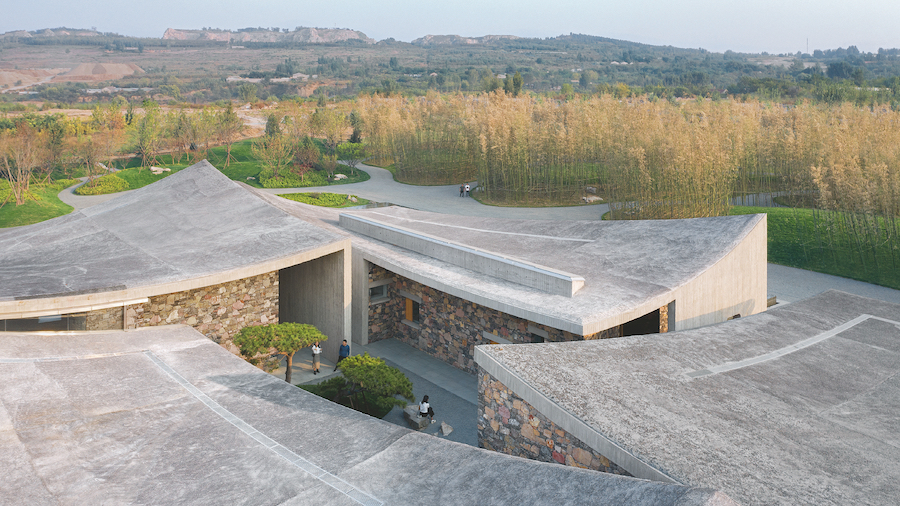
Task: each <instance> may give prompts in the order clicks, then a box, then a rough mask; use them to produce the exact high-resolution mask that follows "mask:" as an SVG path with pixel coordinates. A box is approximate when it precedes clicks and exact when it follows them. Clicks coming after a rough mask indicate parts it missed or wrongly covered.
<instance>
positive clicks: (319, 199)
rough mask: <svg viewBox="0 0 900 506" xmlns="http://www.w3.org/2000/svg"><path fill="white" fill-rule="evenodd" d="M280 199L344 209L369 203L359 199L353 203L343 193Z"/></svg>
mask: <svg viewBox="0 0 900 506" xmlns="http://www.w3.org/2000/svg"><path fill="white" fill-rule="evenodd" d="M279 197H282V198H286V199H288V200H293V201H296V202H302V203H304V204H310V205H313V206H321V207H336V208H343V207H355V206H364V205H366V204H368V203H369V201H368V200H367V199H363V198H359V197H356V202H353V201H351V200H350V199H348V198H347V195H346V194H343V193H285V194H281V195H279Z"/></svg>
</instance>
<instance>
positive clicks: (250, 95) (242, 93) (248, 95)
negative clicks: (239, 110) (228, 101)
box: [238, 83, 256, 103]
mask: <svg viewBox="0 0 900 506" xmlns="http://www.w3.org/2000/svg"><path fill="white" fill-rule="evenodd" d="M238 96H239V97H241V102H244V103H246V102H256V85H255V84H253V83H244V84H242V85H240V86H238Z"/></svg>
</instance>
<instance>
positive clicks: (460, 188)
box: [459, 185, 463, 197]
mask: <svg viewBox="0 0 900 506" xmlns="http://www.w3.org/2000/svg"><path fill="white" fill-rule="evenodd" d="M459 196H460V197H462V196H463V185H459Z"/></svg>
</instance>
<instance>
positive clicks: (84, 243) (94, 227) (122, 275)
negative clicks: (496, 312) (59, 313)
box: [0, 161, 345, 313]
mask: <svg viewBox="0 0 900 506" xmlns="http://www.w3.org/2000/svg"><path fill="white" fill-rule="evenodd" d="M344 240H345V237H343V236H341V235H339V234H335V233H333V232H330V231H327V230H325V229H323V228H321V227H317V226H313V225H311V224H309V223H307V222H305V221H303V220H298V219H296V218H295V217H293V216H291V215H289V214H287V213H285V212H284V211H282V210H280V209H278V208H276V207H275V206H272V205H270V204H268V203H267V202H266V201H265V200H263V199H261V198H259V197H258V196H257V195H256V194H254V193H253V192H250V191H247V189H246V187H244V186H241V185H239V184H238V183H235V182H234V181H231V180H230V179H228V178H227V177H226V176H225V175H223V174H222V173H221V172H219V171H218V170H216V169H215V168H214V167H213V166H212V165H210V164H209V163H208V162H206V161H202V162H200V163H198V164H195V165H193V166H191V167H188V168H187V169H184V170H182V171H180V172H178V173H176V174H173V175H171V176H169V177H167V178H165V179H163V180H161V181H159V182H157V183H154V184H152V185H149V186H146V187H144V188H141V189H139V190H136V191H133V192H129V193H127V194H124V195H122V196H119V197H117V198H115V199H113V200H110V201H108V202H104V203H102V204H98V205H96V206H94V207H90V208H87V209H83V210H81V211H77V212H74V213H72V214H70V215H67V216H62V217H59V218H56V219H53V220H49V221H46V222H43V223H38V224H35V225H30V226H25V227H16V228H9V229H3V230H0V279H3V280H4V282H3V283H0V304H2V303H3V301H11V300H22V299H28V298H46V297H58V296H71V295H77V294H86V293H95V292H108V291H123V290H125V291H127V290H128V289H133V288H135V287H145V288H146V287H152V286H158V285H165V284H169V286H166V287H165V289H166V290H168V292H169V293H170V292H173V291H178V290H179V286H172V285H171V284H173V283H174V284H175V285H179V284H184V282H185V281H189V280H195V279H200V278H204V277H206V278H209V277H216V276H218V277H219V278H222V277H223V276H224V277H225V278H228V277H231V278H232V279H239V278H241V277H246V276H248V275H254V274H260V273H262V272H268V271H271V270H275V269H278V268H281V267H286V266H289V265H294V264H296V263H300V261H302V260H303V258H304V257H305V256H310V254H312V253H314V252H317V251H320V250H323V249H325V250H328V249H332V250H333V249H335V244H336V243H340V242H341V241H344ZM328 252H330V251H328ZM322 254H324V253H322ZM314 256H317V255H314ZM281 264H286V265H281ZM256 271H259V272H256ZM230 280H231V279H216V280H212V281H213V282H211V283H207V285H208V284H213V283H215V282H223V281H230ZM206 281H210V280H209V279H207V280H206ZM180 289H186V288H180ZM141 295H142V296H146V295H147V294H146V293H144V294H141ZM2 312H3V311H2V308H0V313H2Z"/></svg>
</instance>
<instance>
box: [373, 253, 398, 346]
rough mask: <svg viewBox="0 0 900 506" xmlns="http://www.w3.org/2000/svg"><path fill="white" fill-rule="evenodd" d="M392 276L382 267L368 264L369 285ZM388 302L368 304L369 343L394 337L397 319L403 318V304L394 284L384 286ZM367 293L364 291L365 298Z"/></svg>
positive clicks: (391, 273)
mask: <svg viewBox="0 0 900 506" xmlns="http://www.w3.org/2000/svg"><path fill="white" fill-rule="evenodd" d="M393 276H394V273H393V272H390V271H388V270H387V269H385V268H384V267H381V266H378V265H375V264H373V263H369V283H373V282H375V281H382V280H385V279H390V278H392V277H393ZM385 289H386V293H387V296H388V297H389V298H388V300H385V301H383V302H374V303H373V302H370V303H369V322H368V325H369V342H370V343H374V342H375V341H381V340H382V339H389V338H391V337H394V332H395V331H396V328H397V324H398V323H399V321H400V320H399V318H402V317H403V311H404V306H403V304H404V302H403V297H401V296H400V295H399V294H398V293H397V290H396V288H395V287H394V283H390V284H388V285H386V286H385ZM368 295H369V292H368V290H367V291H366V297H368Z"/></svg>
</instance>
